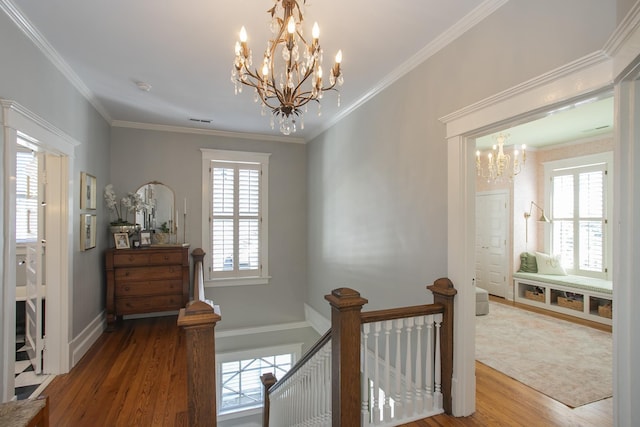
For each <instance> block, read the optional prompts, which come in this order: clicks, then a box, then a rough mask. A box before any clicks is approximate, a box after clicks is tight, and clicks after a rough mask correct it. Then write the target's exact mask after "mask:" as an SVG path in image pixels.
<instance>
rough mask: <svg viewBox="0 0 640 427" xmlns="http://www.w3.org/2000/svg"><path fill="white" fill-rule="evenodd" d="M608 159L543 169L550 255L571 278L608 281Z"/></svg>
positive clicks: (599, 157) (602, 157)
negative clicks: (546, 179) (596, 278)
mask: <svg viewBox="0 0 640 427" xmlns="http://www.w3.org/2000/svg"><path fill="white" fill-rule="evenodd" d="M607 159H608V156H607V155H606V154H604V155H596V156H588V157H584V158H576V159H568V160H565V161H561V162H550V163H549V164H547V165H545V168H546V170H547V173H548V176H549V180H548V182H549V183H550V188H549V197H550V200H551V204H550V206H551V227H550V239H549V241H550V244H551V252H552V253H554V254H560V256H561V261H562V265H563V267H564V268H565V269H566V270H567V271H568V272H570V273H572V274H577V275H582V276H592V277H600V278H606V277H607V272H608V269H607V266H608V265H609V262H610V249H609V247H610V242H609V236H610V235H611V234H610V233H609V230H608V220H607V218H608V217H609V214H608V209H610V206H611V204H610V203H609V202H608V200H607V198H608V197H609V196H610V193H611V191H610V187H609V186H610V179H609V178H610V176H609V170H610V165H611V162H610V161H607Z"/></svg>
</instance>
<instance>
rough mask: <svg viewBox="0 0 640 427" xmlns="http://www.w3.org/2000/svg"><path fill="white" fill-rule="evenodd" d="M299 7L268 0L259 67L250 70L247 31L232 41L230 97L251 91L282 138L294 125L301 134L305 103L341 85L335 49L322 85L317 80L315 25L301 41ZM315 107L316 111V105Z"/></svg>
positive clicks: (319, 69)
mask: <svg viewBox="0 0 640 427" xmlns="http://www.w3.org/2000/svg"><path fill="white" fill-rule="evenodd" d="M299 2H302V4H303V5H304V3H306V0H274V5H273V7H272V8H271V9H269V10H268V11H267V13H269V14H270V15H271V32H272V33H273V38H272V39H271V40H269V41H268V42H267V48H266V49H265V52H264V57H263V59H262V61H261V62H260V64H259V68H254V67H253V60H252V53H251V49H249V47H248V45H247V32H246V30H245V28H244V27H242V30H240V41H238V42H236V48H235V52H236V57H235V61H234V63H233V69H232V72H231V81H232V82H233V83H234V85H235V90H236V94H237V93H238V92H242V86H243V85H247V86H251V87H253V88H254V90H255V102H258V101H260V102H261V103H262V113H263V115H264V114H266V111H267V110H270V112H271V114H272V115H271V128H272V129H273V128H274V127H275V121H276V120H277V121H278V124H279V125H280V131H281V132H282V133H283V134H285V135H289V134H291V133H293V132H295V131H296V128H297V125H298V123H299V125H300V129H304V113H305V112H306V111H307V104H308V103H309V102H310V101H316V102H318V104H320V99H322V95H323V93H324V92H325V91H328V90H332V89H333V90H336V91H337V89H334V87H335V86H336V84H337V85H338V86H341V85H342V82H343V77H342V71H341V70H340V62H341V61H342V51H340V50H339V51H338V53H337V54H336V57H335V63H334V64H333V67H332V68H331V71H330V72H329V79H328V84H326V83H325V81H323V72H322V49H321V48H320V42H319V36H320V30H319V27H318V23H315V24H314V25H313V31H312V34H311V37H312V38H311V39H310V40H309V41H307V40H306V39H305V38H304V32H303V28H302V22H303V20H304V17H303V14H302V11H301V10H300V6H299V4H298V3H299ZM301 57H302V58H301ZM338 105H340V94H338ZM318 108H319V109H320V105H319V106H318ZM318 115H320V110H318Z"/></svg>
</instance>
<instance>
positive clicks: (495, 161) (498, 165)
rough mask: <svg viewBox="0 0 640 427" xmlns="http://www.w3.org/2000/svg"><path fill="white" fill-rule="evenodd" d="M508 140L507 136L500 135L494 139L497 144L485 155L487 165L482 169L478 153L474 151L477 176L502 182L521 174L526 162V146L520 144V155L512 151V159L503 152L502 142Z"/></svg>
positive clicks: (516, 151)
mask: <svg viewBox="0 0 640 427" xmlns="http://www.w3.org/2000/svg"><path fill="white" fill-rule="evenodd" d="M507 138H509V134H506V135H505V134H503V133H500V134H499V135H498V136H496V137H495V139H496V141H497V144H494V146H493V149H492V150H491V151H490V152H489V154H487V165H486V167H484V166H483V165H482V161H481V159H480V151H479V150H478V151H476V171H477V173H478V176H480V177H482V178H486V179H487V181H502V180H504V179H509V180H511V179H513V177H514V176H516V175H518V174H519V173H520V172H522V168H523V167H524V164H525V162H526V160H527V154H526V152H525V149H526V145H525V144H522V153H520V152H519V151H518V150H513V159H512V157H511V156H510V155H509V154H505V152H504V142H505V141H506V140H507Z"/></svg>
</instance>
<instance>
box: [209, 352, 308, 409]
mask: <svg viewBox="0 0 640 427" xmlns="http://www.w3.org/2000/svg"><path fill="white" fill-rule="evenodd" d="M300 353H301V345H300V344H294V345H289V346H281V347H277V348H265V349H258V350H250V351H244V352H239V353H233V354H231V353H229V354H221V355H218V356H216V358H217V364H218V366H217V371H218V372H217V374H216V378H217V381H218V384H217V387H218V393H217V398H218V405H217V406H218V415H229V414H232V413H238V412H240V411H248V410H250V409H255V408H262V402H263V400H264V395H263V392H264V388H263V386H262V382H261V380H260V377H261V376H262V375H264V374H267V373H272V374H273V375H274V376H275V377H276V378H277V379H281V378H282V377H283V376H284V375H285V374H286V373H287V372H288V371H289V369H291V367H292V366H293V364H294V363H295V361H296V360H297V358H298V357H299V356H300ZM256 355H259V356H256ZM245 414H246V413H243V414H242V415H245Z"/></svg>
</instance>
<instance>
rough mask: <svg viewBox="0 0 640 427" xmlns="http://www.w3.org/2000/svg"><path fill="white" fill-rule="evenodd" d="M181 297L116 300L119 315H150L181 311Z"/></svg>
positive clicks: (165, 296)
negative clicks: (155, 312) (152, 313)
mask: <svg viewBox="0 0 640 427" xmlns="http://www.w3.org/2000/svg"><path fill="white" fill-rule="evenodd" d="M181 308H182V297H181V296H180V295H156V296H150V297H131V298H120V297H117V298H116V311H117V312H118V314H136V313H150V312H154V311H167V310H180V309H181Z"/></svg>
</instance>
